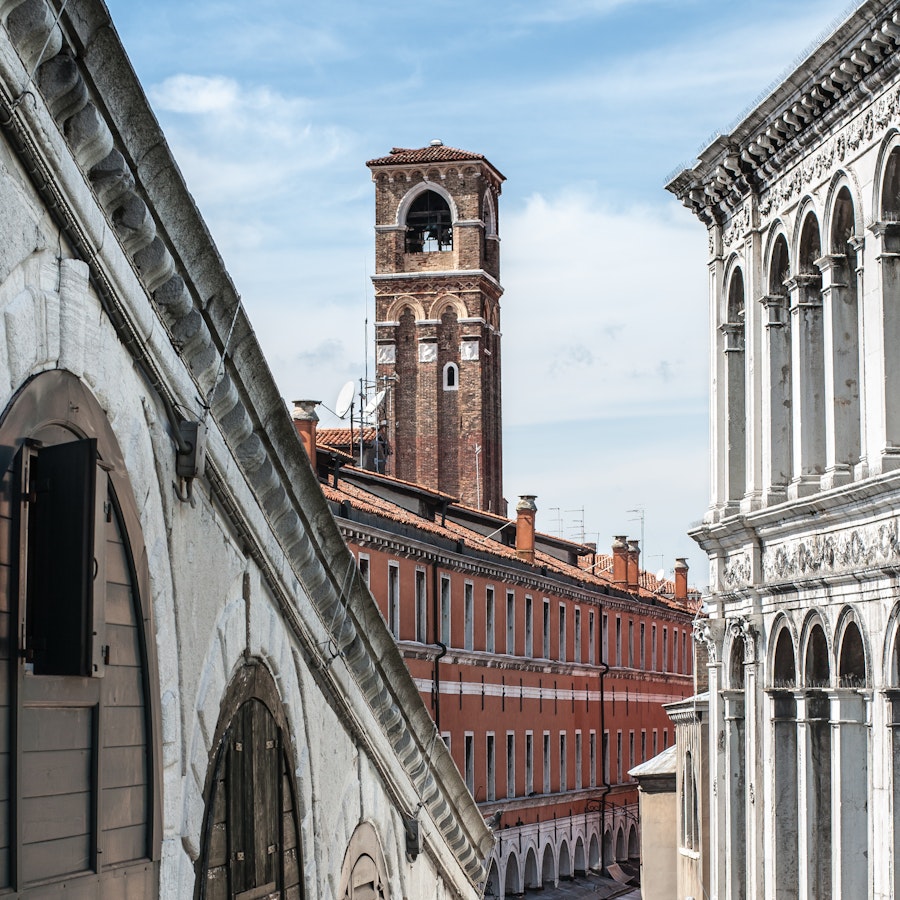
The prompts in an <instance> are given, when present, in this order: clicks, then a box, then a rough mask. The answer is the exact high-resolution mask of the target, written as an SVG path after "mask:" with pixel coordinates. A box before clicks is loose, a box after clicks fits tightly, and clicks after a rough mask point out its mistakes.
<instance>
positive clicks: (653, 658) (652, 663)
mask: <svg viewBox="0 0 900 900" xmlns="http://www.w3.org/2000/svg"><path fill="white" fill-rule="evenodd" d="M650 668H651V670H652V671H654V672H655V671H656V626H655V625H651V626H650Z"/></svg>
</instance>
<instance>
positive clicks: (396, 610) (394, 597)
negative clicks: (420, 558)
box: [388, 562, 400, 638]
mask: <svg viewBox="0 0 900 900" xmlns="http://www.w3.org/2000/svg"><path fill="white" fill-rule="evenodd" d="M388 628H390V630H391V634H392V635H393V636H394V637H395V638H399V637H400V566H399V565H398V564H397V563H394V562H391V563H388Z"/></svg>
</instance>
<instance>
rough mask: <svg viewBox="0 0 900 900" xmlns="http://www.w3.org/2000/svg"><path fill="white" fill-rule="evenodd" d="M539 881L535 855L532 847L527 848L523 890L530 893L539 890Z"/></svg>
mask: <svg viewBox="0 0 900 900" xmlns="http://www.w3.org/2000/svg"><path fill="white" fill-rule="evenodd" d="M540 886H541V880H540V878H539V877H538V867H537V855H536V854H535V852H534V848H533V847H529V849H528V853H526V854H525V890H526V891H530V890H534V889H537V888H540Z"/></svg>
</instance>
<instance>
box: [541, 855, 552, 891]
mask: <svg viewBox="0 0 900 900" xmlns="http://www.w3.org/2000/svg"><path fill="white" fill-rule="evenodd" d="M541 884H543V885H544V887H547V886H551V887H552V886H553V885H554V884H556V867H555V866H554V864H553V850H552V849H551V848H550V845H549V844H547V846H546V847H544V859H543V862H542V864H541Z"/></svg>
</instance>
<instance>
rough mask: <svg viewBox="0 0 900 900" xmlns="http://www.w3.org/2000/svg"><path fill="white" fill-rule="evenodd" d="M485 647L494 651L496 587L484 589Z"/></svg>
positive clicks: (491, 651)
mask: <svg viewBox="0 0 900 900" xmlns="http://www.w3.org/2000/svg"><path fill="white" fill-rule="evenodd" d="M484 649H485V650H486V651H487V652H488V653H493V652H494V589H493V588H492V587H488V588H485V590H484Z"/></svg>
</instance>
